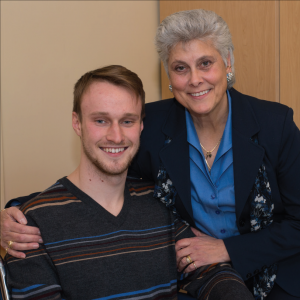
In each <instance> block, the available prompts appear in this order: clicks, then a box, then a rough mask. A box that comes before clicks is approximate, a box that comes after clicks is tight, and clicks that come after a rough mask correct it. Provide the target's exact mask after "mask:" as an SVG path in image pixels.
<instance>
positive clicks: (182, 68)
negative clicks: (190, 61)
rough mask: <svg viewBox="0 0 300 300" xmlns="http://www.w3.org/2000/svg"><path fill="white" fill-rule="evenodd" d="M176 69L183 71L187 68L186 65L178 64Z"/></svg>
mask: <svg viewBox="0 0 300 300" xmlns="http://www.w3.org/2000/svg"><path fill="white" fill-rule="evenodd" d="M175 70H176V71H179V72H181V71H184V70H185V67H184V66H178V67H175Z"/></svg>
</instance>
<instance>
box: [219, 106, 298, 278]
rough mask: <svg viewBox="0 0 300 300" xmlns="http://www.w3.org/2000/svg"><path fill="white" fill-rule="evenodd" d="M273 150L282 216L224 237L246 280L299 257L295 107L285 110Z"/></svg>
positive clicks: (238, 268)
mask: <svg viewBox="0 0 300 300" xmlns="http://www.w3.org/2000/svg"><path fill="white" fill-rule="evenodd" d="M270 134H271V133H270ZM273 134H278V133H276V132H274V133H273ZM273 151H277V153H278V157H277V159H276V163H274V165H273V171H274V173H275V174H276V181H277V186H273V189H274V191H276V190H277V191H278V194H279V196H278V197H279V199H280V200H281V203H279V202H278V203H277V204H275V205H277V206H278V207H279V208H280V209H281V211H282V218H281V219H280V220H274V221H273V223H272V224H271V225H269V226H268V227H267V228H265V229H262V230H260V231H258V232H250V233H246V234H241V235H239V236H234V237H230V238H227V239H224V243H225V246H226V248H227V251H228V253H229V256H230V258H231V261H232V263H233V266H234V268H235V269H236V270H237V271H238V272H239V273H240V274H241V275H242V277H243V279H244V280H245V279H248V278H250V277H252V275H253V274H256V273H258V272H260V271H262V270H264V269H265V268H266V267H268V266H270V265H272V264H274V263H280V262H283V261H284V260H287V259H291V258H296V257H297V259H298V260H296V261H297V262H299V261H300V259H299V257H300V132H299V129H298V128H297V126H296V124H295V123H294V122H293V111H292V109H288V110H287V113H286V117H285V121H284V125H283V129H282V132H281V137H280V146H279V148H278V149H277V150H276V149H273ZM267 155H268V153H265V156H267ZM275 185H276V184H275ZM271 189H272V185H271ZM284 263H285V262H284ZM284 263H283V265H284Z"/></svg>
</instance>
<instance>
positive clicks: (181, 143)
mask: <svg viewBox="0 0 300 300" xmlns="http://www.w3.org/2000/svg"><path fill="white" fill-rule="evenodd" d="M162 131H163V133H164V134H165V135H166V136H168V137H170V138H171V139H172V141H171V142H170V143H169V144H166V145H165V146H164V147H163V148H162V149H161V151H160V153H159V156H160V159H161V161H162V164H163V165H164V167H165V168H166V171H167V173H168V174H169V176H170V179H171V181H172V183H173V185H174V186H175V187H176V191H177V193H178V195H179V198H180V199H179V198H178V197H177V199H176V208H177V210H180V214H181V216H182V218H183V219H185V220H186V221H187V222H189V223H190V224H194V221H193V211H192V205H191V188H190V161H189V145H188V142H187V132H186V122H185V109H184V107H183V106H182V105H180V104H179V103H178V102H177V101H176V100H174V105H173V106H172V107H171V109H170V112H169V115H168V117H167V119H166V122H165V124H164V126H163V128H162ZM183 208H184V209H183Z"/></svg>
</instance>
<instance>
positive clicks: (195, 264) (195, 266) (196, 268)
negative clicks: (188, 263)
mask: <svg viewBox="0 0 300 300" xmlns="http://www.w3.org/2000/svg"><path fill="white" fill-rule="evenodd" d="M193 265H194V267H195V270H196V269H197V266H196V264H195V263H194V262H193Z"/></svg>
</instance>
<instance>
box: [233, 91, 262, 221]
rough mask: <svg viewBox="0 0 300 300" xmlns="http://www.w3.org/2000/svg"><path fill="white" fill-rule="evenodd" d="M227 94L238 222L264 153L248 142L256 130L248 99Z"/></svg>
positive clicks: (257, 130)
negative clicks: (230, 102)
mask: <svg viewBox="0 0 300 300" xmlns="http://www.w3.org/2000/svg"><path fill="white" fill-rule="evenodd" d="M230 95H231V100H232V150H233V170H234V187H235V203H236V216H237V220H238V219H239V218H240V216H241V214H242V211H243V209H244V207H245V204H246V201H247V199H248V197H249V194H250V192H251V189H252V187H253V184H254V182H255V178H256V176H257V173H258V169H259V167H260V166H261V164H262V161H263V157H264V153H265V151H264V149H263V148H262V147H261V146H259V145H257V144H255V143H254V142H252V140H251V137H252V136H254V135H255V134H257V133H258V132H259V130H260V128H259V125H258V122H257V120H256V118H255V115H254V112H253V109H252V107H251V106H250V104H249V102H248V100H247V99H246V97H245V96H244V95H242V94H240V93H239V92H237V91H236V90H234V89H231V90H230Z"/></svg>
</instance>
